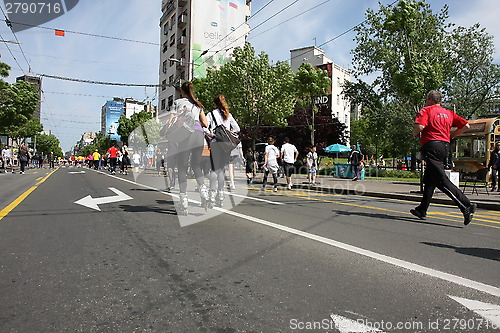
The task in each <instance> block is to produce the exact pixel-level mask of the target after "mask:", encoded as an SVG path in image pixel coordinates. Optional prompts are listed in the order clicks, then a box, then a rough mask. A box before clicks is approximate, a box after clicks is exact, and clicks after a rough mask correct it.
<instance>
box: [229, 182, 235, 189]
mask: <svg viewBox="0 0 500 333" xmlns="http://www.w3.org/2000/svg"><path fill="white" fill-rule="evenodd" d="M229 189H230V190H234V189H236V187H235V186H234V182H231V183H229Z"/></svg>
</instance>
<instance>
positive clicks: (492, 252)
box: [421, 242, 500, 261]
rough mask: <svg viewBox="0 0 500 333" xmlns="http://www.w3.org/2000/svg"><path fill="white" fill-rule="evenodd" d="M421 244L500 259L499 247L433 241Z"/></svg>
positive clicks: (469, 254)
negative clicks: (465, 245) (489, 247)
mask: <svg viewBox="0 0 500 333" xmlns="http://www.w3.org/2000/svg"><path fill="white" fill-rule="evenodd" d="M421 244H425V245H430V246H434V247H440V248H443V249H452V250H455V252H456V253H460V254H465V255H468V256H473V257H478V258H484V259H490V260H495V261H500V250H497V249H488V248H480V247H456V246H453V245H448V244H441V243H431V242H421Z"/></svg>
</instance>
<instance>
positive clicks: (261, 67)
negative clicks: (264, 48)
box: [194, 43, 295, 142]
mask: <svg viewBox="0 0 500 333" xmlns="http://www.w3.org/2000/svg"><path fill="white" fill-rule="evenodd" d="M233 56H234V58H233V60H232V61H230V62H228V63H227V64H225V65H223V66H221V67H220V69H218V70H217V69H213V68H212V69H209V70H208V72H207V76H206V78H203V79H197V80H195V81H194V84H195V86H196V90H197V97H198V98H199V100H200V101H201V102H202V103H203V104H204V105H205V107H206V108H207V111H211V109H212V105H213V99H214V97H215V96H216V95H219V94H222V95H224V96H225V97H226V100H227V102H228V104H229V107H230V110H231V113H232V114H233V116H234V117H235V118H236V119H238V122H239V125H240V126H241V127H249V128H252V129H253V131H252V137H253V142H255V140H256V138H257V137H258V136H259V135H260V129H261V127H262V126H264V125H276V126H286V124H287V123H286V117H288V116H290V115H292V114H293V110H294V109H293V107H294V104H295V99H294V97H295V95H294V85H293V73H292V71H291V69H290V66H289V65H288V64H287V63H285V62H278V63H277V64H276V65H274V66H272V65H271V64H270V62H269V57H268V56H267V54H265V53H264V52H262V53H260V54H259V55H256V54H255V50H254V48H253V47H252V46H251V45H250V44H249V43H246V44H245V45H244V47H243V48H239V47H238V48H235V50H234V52H233Z"/></svg>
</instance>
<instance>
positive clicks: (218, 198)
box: [207, 95, 240, 206]
mask: <svg viewBox="0 0 500 333" xmlns="http://www.w3.org/2000/svg"><path fill="white" fill-rule="evenodd" d="M214 107H215V109H214V110H213V111H212V112H210V113H209V114H208V115H207V120H208V130H209V136H211V138H212V140H211V142H210V159H211V162H212V173H213V175H212V176H211V178H210V204H216V205H217V206H222V201H223V200H224V167H225V166H226V164H228V162H229V155H230V154H231V152H230V151H229V152H226V151H224V149H223V148H222V147H221V145H220V143H218V142H217V141H216V140H215V138H214V135H213V130H214V129H215V127H216V126H218V125H224V126H225V127H226V128H227V129H228V130H232V131H233V132H236V133H238V132H239V131H240V126H239V125H238V123H237V122H236V120H234V118H233V116H232V115H231V113H230V112H229V106H228V105H227V102H226V98H225V97H224V95H218V96H216V97H215V98H214Z"/></svg>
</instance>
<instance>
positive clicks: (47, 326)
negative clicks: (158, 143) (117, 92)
mask: <svg viewBox="0 0 500 333" xmlns="http://www.w3.org/2000/svg"><path fill="white" fill-rule="evenodd" d="M13 176H17V178H15V179H14V178H12V177H13ZM2 177H9V181H8V182H2V183H0V186H1V189H2V193H4V195H3V196H2V198H1V199H0V204H1V205H2V206H1V207H0V208H2V209H3V210H2V212H3V215H5V216H4V217H3V218H1V216H3V215H0V253H1V255H0V277H1V279H0V298H1V299H0V332H72V331H76V332H301V331H303V332H369V331H374V330H370V328H377V329H379V330H378V331H382V332H444V331H446V332H499V331H500V323H499V321H500V279H499V276H500V223H499V220H500V213H499V212H498V211H486V210H479V211H478V212H477V213H476V215H475V219H474V222H475V224H474V225H472V224H471V225H469V226H467V227H464V226H463V224H462V216H461V214H460V212H459V211H458V209H456V208H455V207H450V206H436V205H434V206H433V212H432V214H429V216H428V219H427V220H425V221H420V220H417V219H415V218H414V217H413V216H412V215H411V214H409V213H408V211H409V209H410V208H412V207H413V206H414V205H415V203H414V202H406V201H401V200H391V199H380V198H370V197H364V196H354V195H350V196H345V195H344V196H342V195H331V194H323V193H315V192H310V191H299V190H292V191H279V192H276V193H274V192H271V191H265V192H262V191H259V190H258V189H257V187H255V188H246V187H245V186H244V185H242V184H239V186H238V191H236V192H233V194H234V195H227V197H226V199H225V202H224V206H223V208H222V209H211V210H209V211H207V212H205V210H204V209H203V208H202V207H198V206H197V203H196V202H197V193H194V192H192V193H190V198H191V199H192V200H193V202H192V203H191V204H192V205H191V207H190V209H189V215H188V216H187V217H182V218H179V217H178V215H177V212H176V204H175V201H176V196H175V193H176V192H175V191H174V192H173V194H174V196H171V195H170V194H168V193H166V192H164V191H162V190H164V189H165V182H164V178H163V177H159V176H157V175H155V174H153V173H146V174H145V173H142V174H141V175H139V176H138V177H137V178H136V179H135V177H134V175H132V174H130V175H128V176H122V175H117V176H111V175H108V174H107V173H104V172H96V171H92V170H88V169H75V168H62V169H58V170H56V171H55V172H53V173H50V171H49V170H43V171H38V173H37V174H34V173H33V171H29V172H28V173H27V174H25V175H2ZM11 178H12V179H11ZM0 180H7V178H0ZM191 183H192V182H191ZM191 183H190V189H192V188H193V184H191ZM5 184H8V186H5ZM36 184H38V185H37V186H34V185H36ZM32 186H34V187H32ZM27 190H29V191H31V192H30V193H29V195H28V196H26V197H25V198H23V197H21V198H19V196H22V194H23V193H26V191H27ZM89 195H90V196H91V198H88V197H87V196H89ZM86 197H87V199H85V200H84V201H80V200H81V199H83V198H86ZM111 197H112V198H111ZM16 198H19V199H18V200H17V201H14V199H16ZM97 198H101V199H102V198H108V199H103V200H102V201H105V200H108V201H114V200H121V201H115V202H108V203H97V201H98V200H99V199H97ZM109 198H111V199H109ZM96 200H97V201H96ZM79 201H80V203H82V202H86V204H87V205H88V203H89V202H93V203H94V204H96V203H97V206H96V207H97V209H96V208H91V207H88V206H85V205H83V204H79V203H77V202H79ZM11 202H14V203H13V204H12V205H11V206H10V207H8V209H7V208H4V207H7V206H8V204H9V203H11ZM181 225H182V226H181ZM495 328H499V329H495Z"/></svg>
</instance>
